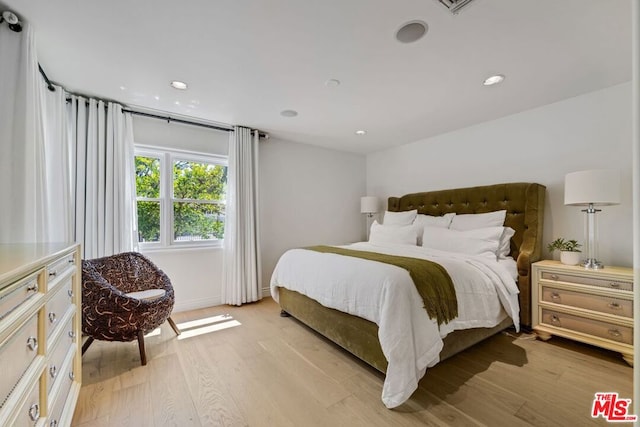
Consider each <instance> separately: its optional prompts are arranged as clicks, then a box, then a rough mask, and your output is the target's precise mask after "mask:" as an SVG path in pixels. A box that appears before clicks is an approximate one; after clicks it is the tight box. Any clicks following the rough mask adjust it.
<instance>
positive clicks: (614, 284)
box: [609, 282, 620, 289]
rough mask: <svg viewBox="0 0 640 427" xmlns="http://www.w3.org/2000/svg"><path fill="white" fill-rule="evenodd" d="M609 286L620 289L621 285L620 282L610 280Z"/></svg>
mask: <svg viewBox="0 0 640 427" xmlns="http://www.w3.org/2000/svg"><path fill="white" fill-rule="evenodd" d="M609 286H611V287H612V288H615V289H618V288H619V287H620V283H617V282H609Z"/></svg>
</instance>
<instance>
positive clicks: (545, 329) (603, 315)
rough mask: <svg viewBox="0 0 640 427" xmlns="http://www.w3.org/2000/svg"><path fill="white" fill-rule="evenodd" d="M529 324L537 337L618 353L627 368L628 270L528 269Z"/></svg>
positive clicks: (544, 264) (551, 264) (548, 265)
mask: <svg viewBox="0 0 640 427" xmlns="http://www.w3.org/2000/svg"><path fill="white" fill-rule="evenodd" d="M532 275H533V280H532V293H531V294H532V325H533V329H534V330H535V332H536V333H537V335H538V337H539V338H541V339H543V340H548V339H549V338H551V336H552V335H558V336H561V337H565V338H571V339H574V340H577V341H582V342H585V343H588V344H591V345H596V346H599V347H602V348H606V349H609V350H613V351H618V352H620V353H622V357H623V358H624V360H625V361H627V363H629V364H630V365H632V366H633V315H634V314H633V270H632V269H631V268H622V267H610V266H605V268H603V269H602V270H589V269H585V268H583V267H580V266H568V265H563V264H561V263H559V262H557V261H540V262H536V263H534V264H533V266H532Z"/></svg>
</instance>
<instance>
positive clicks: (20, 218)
mask: <svg viewBox="0 0 640 427" xmlns="http://www.w3.org/2000/svg"><path fill="white" fill-rule="evenodd" d="M41 86H42V80H41V77H40V75H39V74H38V61H37V57H36V46H35V36H34V34H33V30H32V28H31V26H30V25H25V27H24V28H23V30H22V32H20V33H15V32H13V31H11V30H10V29H9V28H8V27H7V25H0V197H1V199H2V202H1V203H0V243H23V242H46V241H50V236H49V234H48V230H47V220H46V217H47V206H46V204H47V196H46V195H47V179H46V165H45V140H44V134H43V124H42V115H41V109H42V102H41V96H40V95H41V92H40V88H41Z"/></svg>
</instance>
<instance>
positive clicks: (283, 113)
mask: <svg viewBox="0 0 640 427" xmlns="http://www.w3.org/2000/svg"><path fill="white" fill-rule="evenodd" d="M280 115H281V116H282V117H295V116H297V115H298V112H297V111H296V110H282V111H280Z"/></svg>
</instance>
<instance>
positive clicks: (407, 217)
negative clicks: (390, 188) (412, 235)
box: [384, 209, 418, 225]
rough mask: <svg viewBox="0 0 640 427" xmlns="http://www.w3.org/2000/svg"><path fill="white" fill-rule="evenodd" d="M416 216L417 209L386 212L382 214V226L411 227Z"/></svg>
mask: <svg viewBox="0 0 640 427" xmlns="http://www.w3.org/2000/svg"><path fill="white" fill-rule="evenodd" d="M417 214H418V210H417V209H414V210H412V211H404V212H390V211H386V212H385V213H384V225H411V224H413V220H414V219H416V215H417Z"/></svg>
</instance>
